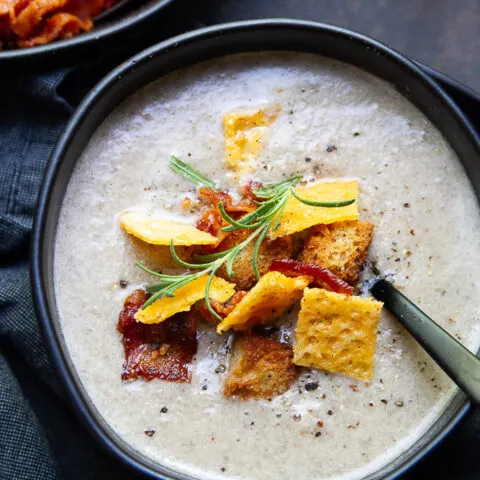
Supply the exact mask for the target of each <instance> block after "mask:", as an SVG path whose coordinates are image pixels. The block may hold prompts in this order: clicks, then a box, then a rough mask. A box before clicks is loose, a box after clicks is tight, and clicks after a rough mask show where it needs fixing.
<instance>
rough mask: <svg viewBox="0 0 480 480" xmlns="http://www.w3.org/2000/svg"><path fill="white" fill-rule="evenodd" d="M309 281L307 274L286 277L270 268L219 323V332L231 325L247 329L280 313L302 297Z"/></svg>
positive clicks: (234, 327)
mask: <svg viewBox="0 0 480 480" xmlns="http://www.w3.org/2000/svg"><path fill="white" fill-rule="evenodd" d="M308 282H309V279H308V278H307V277H303V276H301V277H286V276H285V275H282V274H281V273H279V272H268V273H267V274H265V275H263V277H261V278H260V280H259V281H258V283H257V284H256V285H255V286H254V287H253V288H252V289H251V290H250V291H249V292H248V293H247V294H246V295H245V296H244V297H243V298H242V299H241V300H240V302H238V304H237V305H236V306H235V308H234V309H233V310H232V312H230V313H229V314H228V315H227V317H225V318H224V319H223V321H222V322H221V323H219V324H218V325H217V333H222V332H225V331H227V330H230V329H232V330H240V331H241V330H247V329H249V328H251V327H252V326H254V325H258V324H263V323H267V322H268V321H269V320H271V319H273V318H276V317H279V316H280V315H281V314H282V313H283V312H284V311H285V310H286V309H287V308H288V307H289V306H290V305H292V304H293V303H295V302H296V301H297V300H299V299H300V298H301V296H302V292H303V289H304V288H305V287H306V286H307V285H308Z"/></svg>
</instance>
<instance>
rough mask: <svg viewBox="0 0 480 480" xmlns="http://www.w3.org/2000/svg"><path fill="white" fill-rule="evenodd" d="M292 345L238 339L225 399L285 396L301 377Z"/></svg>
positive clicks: (260, 337)
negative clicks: (295, 363) (293, 361)
mask: <svg viewBox="0 0 480 480" xmlns="http://www.w3.org/2000/svg"><path fill="white" fill-rule="evenodd" d="M292 359H293V352H292V347H291V346H290V345H287V344H284V343H280V342H278V341H277V340H274V339H273V338H267V337H264V336H263V335H249V336H241V337H237V338H236V339H235V341H234V343H233V357H232V362H231V365H230V370H229V372H228V375H227V378H226V379H225V384H224V388H223V394H224V395H225V396H226V397H230V396H239V397H241V398H242V399H246V398H270V397H274V396H276V395H281V394H282V393H285V392H286V391H287V390H288V389H289V388H290V385H291V383H292V382H293V380H295V378H297V376H298V368H297V367H296V366H295V365H294V364H293V363H292Z"/></svg>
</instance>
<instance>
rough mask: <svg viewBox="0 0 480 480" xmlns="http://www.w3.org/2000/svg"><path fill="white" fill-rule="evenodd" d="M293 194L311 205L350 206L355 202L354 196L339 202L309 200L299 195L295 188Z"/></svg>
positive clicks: (300, 200) (325, 206)
mask: <svg viewBox="0 0 480 480" xmlns="http://www.w3.org/2000/svg"><path fill="white" fill-rule="evenodd" d="M292 195H293V196H294V197H295V198H296V199H297V200H298V201H299V202H302V203H304V204H305V205H311V206H312V207H324V208H339V207H348V205H351V204H352V203H354V202H355V199H354V198H350V199H349V200H340V201H338V202H315V201H313V200H307V199H306V198H302V197H299V196H298V195H297V193H296V192H295V190H293V189H292Z"/></svg>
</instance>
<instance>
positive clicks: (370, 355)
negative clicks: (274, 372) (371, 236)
mask: <svg viewBox="0 0 480 480" xmlns="http://www.w3.org/2000/svg"><path fill="white" fill-rule="evenodd" d="M382 306H383V304H382V303H381V302H377V301H376V300H373V299H371V298H362V297H356V296H347V295H343V294H341V293H334V292H328V291H327V290H323V289H321V288H306V289H305V290H304V294H303V298H302V302H301V309H300V314H299V316H298V323H297V328H296V331H295V346H294V362H295V364H296V365H301V366H304V367H315V368H321V369H322V370H326V371H328V372H333V373H343V374H345V375H348V376H350V377H353V378H357V379H359V380H363V381H369V380H371V378H372V374H373V360H374V355H375V344H376V340H377V325H378V322H379V320H380V313H381V310H382Z"/></svg>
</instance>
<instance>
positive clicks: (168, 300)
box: [135, 275, 235, 324]
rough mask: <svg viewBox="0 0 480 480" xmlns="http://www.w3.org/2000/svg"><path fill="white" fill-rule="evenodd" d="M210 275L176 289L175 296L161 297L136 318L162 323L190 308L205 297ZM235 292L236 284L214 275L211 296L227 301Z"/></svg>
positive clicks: (139, 312)
mask: <svg viewBox="0 0 480 480" xmlns="http://www.w3.org/2000/svg"><path fill="white" fill-rule="evenodd" d="M207 281H208V275H202V276H201V277H199V278H197V279H195V280H193V281H191V282H190V283H188V284H187V285H185V286H183V287H181V288H179V289H178V290H176V291H175V296H174V297H163V298H159V299H158V300H156V301H155V302H153V303H152V304H151V305H149V306H148V307H147V308H145V309H143V310H139V311H138V312H137V313H136V314H135V320H136V321H137V322H142V323H146V324H151V323H161V322H163V321H164V320H166V319H167V318H170V317H171V316H172V315H175V314H176V313H179V312H186V311H188V310H190V308H191V307H192V305H193V304H194V303H195V302H198V300H201V299H202V298H205V287H206V286H207ZM234 293H235V285H234V284H233V283H229V282H227V281H225V280H223V279H222V278H218V277H214V278H213V281H212V284H211V286H210V298H211V299H212V300H215V301H217V302H226V301H227V300H228V299H229V298H230V297H231V296H233V294H234Z"/></svg>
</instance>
